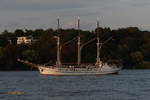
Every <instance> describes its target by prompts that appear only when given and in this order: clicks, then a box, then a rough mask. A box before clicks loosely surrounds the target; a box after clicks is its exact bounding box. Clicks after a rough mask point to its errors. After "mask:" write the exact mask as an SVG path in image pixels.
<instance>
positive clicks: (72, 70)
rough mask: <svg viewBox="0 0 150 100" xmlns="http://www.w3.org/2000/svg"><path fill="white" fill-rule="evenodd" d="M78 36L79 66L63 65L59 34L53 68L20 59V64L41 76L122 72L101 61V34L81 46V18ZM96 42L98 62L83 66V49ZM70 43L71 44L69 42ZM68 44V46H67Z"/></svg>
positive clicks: (114, 66)
mask: <svg viewBox="0 0 150 100" xmlns="http://www.w3.org/2000/svg"><path fill="white" fill-rule="evenodd" d="M57 23H58V26H57V31H58V30H59V28H60V24H59V23H60V21H59V18H57ZM77 23H78V36H77V45H78V46H77V50H78V53H77V64H76V65H71V64H68V65H64V64H62V63H61V59H60V56H61V45H60V36H59V34H58V35H57V36H55V38H56V39H57V61H56V64H55V65H52V66H46V65H39V64H33V63H31V62H28V61H24V60H20V59H18V61H19V62H22V63H25V64H28V65H29V66H32V67H35V68H37V69H38V70H39V72H40V74H41V75H59V76H62V75H66V76H67V75H68V76H70V75H104V74H117V73H118V72H119V71H120V70H121V67H118V66H116V65H109V64H108V63H104V62H103V61H101V59H100V50H101V47H102V45H103V44H104V43H100V37H99V32H98V31H97V32H96V38H94V39H91V40H90V41H88V42H86V43H84V44H81V37H80V31H79V30H80V18H78V21H77ZM97 28H99V20H97ZM94 40H96V41H97V43H96V45H97V58H96V62H95V64H82V63H81V51H82V48H83V47H84V46H85V45H88V44H89V43H90V42H92V41H94ZM109 40H111V38H109V39H108V40H106V41H105V42H108V41H109ZM71 41H72V40H71ZM67 43H69V42H67ZM67 43H66V44H67Z"/></svg>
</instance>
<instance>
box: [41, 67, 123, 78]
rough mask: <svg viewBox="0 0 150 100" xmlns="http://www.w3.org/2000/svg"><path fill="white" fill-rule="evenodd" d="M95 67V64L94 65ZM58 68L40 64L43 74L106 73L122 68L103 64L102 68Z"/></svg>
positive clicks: (113, 72)
mask: <svg viewBox="0 0 150 100" xmlns="http://www.w3.org/2000/svg"><path fill="white" fill-rule="evenodd" d="M92 67H94V66H92ZM92 67H91V68H57V67H52V66H49V67H44V66H38V69H39V72H40V74H41V75H56V76H72V75H75V76H76V75H105V74H116V73H118V72H119V71H120V70H121V68H113V67H109V66H103V67H102V68H96V67H95V68H92Z"/></svg>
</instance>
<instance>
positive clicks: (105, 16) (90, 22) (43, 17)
mask: <svg viewBox="0 0 150 100" xmlns="http://www.w3.org/2000/svg"><path fill="white" fill-rule="evenodd" d="M57 16H60V23H61V27H62V28H76V19H77V16H79V17H80V19H81V29H88V30H93V29H94V28H95V27H96V20H97V16H98V17H99V20H100V25H101V26H102V27H111V28H112V29H117V28H123V27H139V28H140V29H143V30H150V21H149V20H150V0H0V31H3V30H5V29H7V30H9V31H14V30H15V29H37V28H43V29H48V28H56V26H57V22H56V19H57Z"/></svg>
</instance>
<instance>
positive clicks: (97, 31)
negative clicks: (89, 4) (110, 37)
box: [95, 17, 101, 66]
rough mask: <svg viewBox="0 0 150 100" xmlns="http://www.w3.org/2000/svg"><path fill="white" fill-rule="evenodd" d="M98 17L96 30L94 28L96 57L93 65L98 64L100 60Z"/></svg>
mask: <svg viewBox="0 0 150 100" xmlns="http://www.w3.org/2000/svg"><path fill="white" fill-rule="evenodd" d="M98 28H99V18H98V17H97V30H96V37H97V43H96V44H97V58H96V64H95V65H97V66H98V65H100V64H101V60H100V49H101V44H100V38H99V29H98Z"/></svg>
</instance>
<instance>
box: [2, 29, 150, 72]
mask: <svg viewBox="0 0 150 100" xmlns="http://www.w3.org/2000/svg"><path fill="white" fill-rule="evenodd" d="M97 31H98V32H99V36H100V40H101V42H104V41H105V40H107V39H108V38H110V37H112V39H111V40H110V41H108V42H107V43H106V44H105V45H103V46H102V49H101V51H100V56H101V59H102V60H103V61H104V62H107V61H119V63H121V65H122V66H123V67H124V68H126V69H148V68H150V32H149V31H141V30H139V29H138V28H137V27H128V28H120V29H116V30H112V29H110V28H101V27H99V28H97V29H95V30H93V31H88V30H80V34H81V41H82V43H85V42H87V41H89V40H90V39H92V38H95V37H96V32H97ZM78 32H79V31H78V30H76V29H60V30H59V33H57V30H54V29H46V30H44V29H35V30H28V29H26V30H22V29H16V30H15V31H14V32H8V31H7V30H5V31H3V32H2V33H1V34H0V70H30V67H27V65H24V64H22V63H20V62H18V61H17V59H18V58H20V59H24V60H28V61H30V62H33V63H36V64H49V65H51V64H55V61H56V49H57V48H56V39H55V38H54V36H56V35H58V34H59V36H60V38H61V44H62V45H63V44H64V43H65V42H67V41H69V40H71V39H73V38H75V37H76V36H77V35H78ZM20 36H33V38H34V39H36V40H37V41H36V42H33V43H32V44H31V45H28V44H19V45H17V43H16V40H17V37H20ZM10 40H11V41H10ZM81 57H82V63H95V61H96V40H95V41H93V42H91V43H90V44H88V45H86V46H85V47H84V48H83V49H82V56H81ZM61 60H62V62H63V63H76V62H77V40H74V41H73V42H71V43H70V44H67V45H65V46H63V48H62V52H61Z"/></svg>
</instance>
